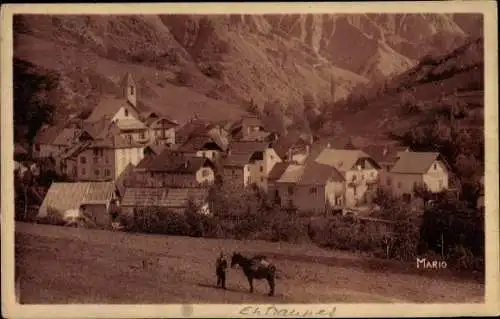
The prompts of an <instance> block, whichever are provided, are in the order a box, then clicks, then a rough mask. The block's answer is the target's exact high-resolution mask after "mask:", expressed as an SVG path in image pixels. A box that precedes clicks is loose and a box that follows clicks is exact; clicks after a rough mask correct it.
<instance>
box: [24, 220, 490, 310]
mask: <svg viewBox="0 0 500 319" xmlns="http://www.w3.org/2000/svg"><path fill="white" fill-rule="evenodd" d="M15 232H16V234H15V250H16V257H15V263H16V277H17V278H18V279H19V286H20V292H21V293H20V301H21V303H26V304H32V303H37V304H53V303H58V304H68V303H109V304H129V303H149V304H152V303H183V302H196V303H303V302H307V303H333V302H335V303H342V302H348V303H355V302H375V303H391V302H392V303H394V302H410V303H444V302H482V301H483V298H484V297H483V296H484V285H483V284H482V283H480V282H477V281H475V280H473V279H465V278H459V277H457V276H456V275H454V274H452V273H451V272H450V271H449V270H448V269H441V270H423V269H417V268H416V263H415V265H411V264H404V265H403V264H399V263H397V262H394V261H388V260H380V259H374V258H368V257H366V258H365V257H363V256H360V255H356V254H352V253H347V252H339V251H334V250H326V249H322V248H320V247H317V246H314V245H311V244H302V245H297V244H289V243H271V242H264V241H250V240H242V241H238V240H222V239H205V238H191V237H177V236H165V235H145V234H130V233H122V232H110V231H103V230H90V229H81V228H65V227H59V226H50V225H40V224H31V223H22V222H18V223H16V228H15ZM220 251H223V252H224V253H226V254H227V255H230V254H231V253H232V252H234V251H238V252H241V253H244V254H248V255H250V254H264V255H267V256H268V257H269V259H270V260H271V261H272V262H274V263H275V264H276V265H277V267H278V269H279V272H280V274H281V278H280V279H278V280H277V287H276V289H277V290H276V292H277V294H276V296H274V297H268V296H267V295H266V294H267V292H268V286H267V283H265V282H264V281H262V282H256V283H255V284H254V285H255V292H254V293H253V294H250V293H249V292H248V284H247V281H246V278H245V277H244V275H243V273H242V272H241V270H240V269H237V268H234V269H229V270H228V283H227V286H228V290H226V291H224V290H220V289H216V288H215V287H214V286H215V281H216V278H215V271H214V266H215V265H214V264H215V258H216V257H217V255H218V253H219V252H220ZM144 264H146V267H144Z"/></svg>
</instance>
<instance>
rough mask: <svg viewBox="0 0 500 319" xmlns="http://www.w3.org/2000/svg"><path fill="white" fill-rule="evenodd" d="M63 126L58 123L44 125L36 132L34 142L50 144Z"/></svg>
mask: <svg viewBox="0 0 500 319" xmlns="http://www.w3.org/2000/svg"><path fill="white" fill-rule="evenodd" d="M63 128H64V127H63V126H60V125H54V126H52V125H51V126H44V127H42V128H41V129H40V130H38V132H37V133H36V136H35V138H34V142H35V143H36V144H45V145H47V144H52V143H53V142H54V140H55V139H56V138H57V135H58V134H59V132H60V131H61V130H63Z"/></svg>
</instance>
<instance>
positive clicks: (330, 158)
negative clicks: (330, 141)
mask: <svg viewBox="0 0 500 319" xmlns="http://www.w3.org/2000/svg"><path fill="white" fill-rule="evenodd" d="M361 158H368V159H370V156H369V155H368V154H366V153H365V152H363V151H361V150H338V149H331V148H326V149H324V150H323V151H322V152H321V153H320V154H319V155H318V156H317V157H316V158H315V161H316V162H317V163H320V164H325V165H329V166H332V167H335V168H336V169H337V170H338V171H340V172H346V171H348V170H350V169H352V168H353V167H354V165H355V164H356V162H357V161H358V160H359V159H361ZM374 164H376V163H374Z"/></svg>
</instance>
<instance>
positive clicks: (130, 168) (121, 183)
mask: <svg viewBox="0 0 500 319" xmlns="http://www.w3.org/2000/svg"><path fill="white" fill-rule="evenodd" d="M134 168H135V166H134V164H132V163H129V164H128V165H127V166H126V167H125V169H124V170H123V171H122V172H121V174H120V176H118V178H117V179H116V181H115V183H116V188H117V189H118V192H119V193H120V196H123V195H124V194H125V180H126V179H127V177H129V176H130V175H131V174H133V173H134Z"/></svg>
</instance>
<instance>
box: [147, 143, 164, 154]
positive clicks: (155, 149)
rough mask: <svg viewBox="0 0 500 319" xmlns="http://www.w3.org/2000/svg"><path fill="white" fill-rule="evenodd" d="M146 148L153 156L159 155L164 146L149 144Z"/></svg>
mask: <svg viewBox="0 0 500 319" xmlns="http://www.w3.org/2000/svg"><path fill="white" fill-rule="evenodd" d="M146 148H149V149H150V150H151V151H152V152H153V153H154V154H156V155H158V154H160V153H161V152H162V151H163V150H165V149H166V146H165V145H162V144H155V143H150V144H148V145H147V146H146Z"/></svg>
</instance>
